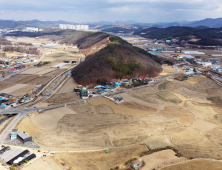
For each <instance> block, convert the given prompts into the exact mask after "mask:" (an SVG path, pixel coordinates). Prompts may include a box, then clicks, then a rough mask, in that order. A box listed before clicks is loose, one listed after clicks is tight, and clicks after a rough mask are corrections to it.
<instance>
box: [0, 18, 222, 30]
mask: <svg viewBox="0 0 222 170" xmlns="http://www.w3.org/2000/svg"><path fill="white" fill-rule="evenodd" d="M58 24H78V23H73V22H66V21H62V20H59V21H39V20H29V21H14V20H0V29H3V28H13V29H14V28H24V27H27V26H35V27H39V28H50V27H55V26H57V27H58ZM85 24H89V26H90V27H95V26H98V25H108V24H109V25H111V26H116V25H119V24H127V25H134V26H142V27H159V28H165V27H170V26H188V27H198V26H205V27H210V28H220V27H222V18H216V19H213V18H206V19H203V20H199V21H176V22H168V23H164V22H157V23H140V22H137V21H133V20H128V21H114V22H109V21H99V22H86V23H85Z"/></svg>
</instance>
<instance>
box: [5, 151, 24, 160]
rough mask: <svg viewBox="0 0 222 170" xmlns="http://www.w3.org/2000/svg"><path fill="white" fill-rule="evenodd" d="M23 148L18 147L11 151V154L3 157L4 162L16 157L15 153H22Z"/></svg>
mask: <svg viewBox="0 0 222 170" xmlns="http://www.w3.org/2000/svg"><path fill="white" fill-rule="evenodd" d="M23 151H24V150H22V149H18V150H16V151H15V152H13V153H12V154H11V155H9V156H7V157H6V158H4V161H5V162H8V161H10V160H11V159H13V158H14V157H16V156H17V155H19V154H20V153H22V152H23Z"/></svg>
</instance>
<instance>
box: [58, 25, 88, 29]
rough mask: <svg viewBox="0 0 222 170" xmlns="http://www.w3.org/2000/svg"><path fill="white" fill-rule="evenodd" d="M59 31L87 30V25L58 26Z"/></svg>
mask: <svg viewBox="0 0 222 170" xmlns="http://www.w3.org/2000/svg"><path fill="white" fill-rule="evenodd" d="M59 28H60V29H72V30H89V25H70V24H59Z"/></svg>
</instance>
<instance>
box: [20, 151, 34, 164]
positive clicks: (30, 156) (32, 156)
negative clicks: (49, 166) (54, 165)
mask: <svg viewBox="0 0 222 170" xmlns="http://www.w3.org/2000/svg"><path fill="white" fill-rule="evenodd" d="M33 158H36V155H35V154H34V153H33V154H31V155H29V156H28V157H26V158H25V159H23V160H22V161H20V162H19V163H18V165H21V164H22V163H25V161H26V160H27V161H29V160H31V159H33Z"/></svg>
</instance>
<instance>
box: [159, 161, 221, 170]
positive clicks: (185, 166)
mask: <svg viewBox="0 0 222 170" xmlns="http://www.w3.org/2000/svg"><path fill="white" fill-rule="evenodd" d="M221 167H222V162H221V161H211V160H193V161H188V162H184V163H181V164H178V165H173V166H170V167H166V168H163V169H162V170H179V169H181V170H220V169H221Z"/></svg>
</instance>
